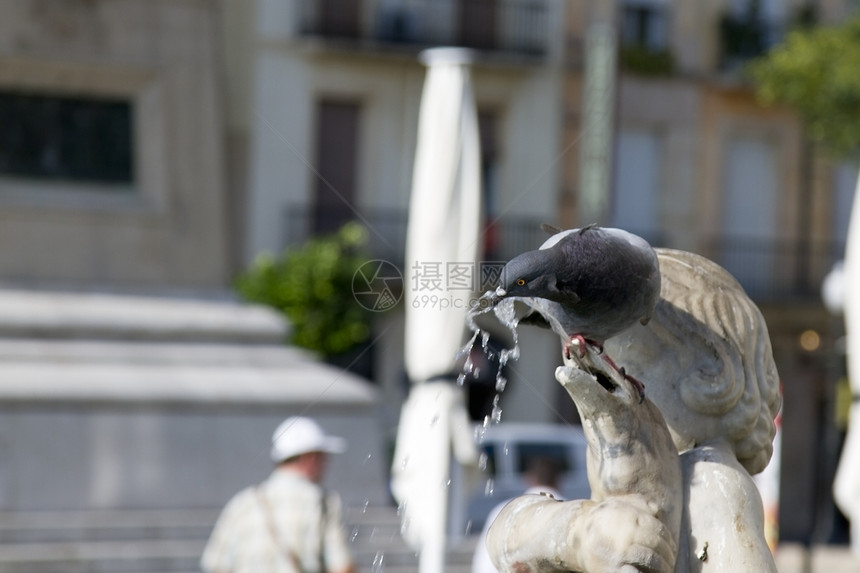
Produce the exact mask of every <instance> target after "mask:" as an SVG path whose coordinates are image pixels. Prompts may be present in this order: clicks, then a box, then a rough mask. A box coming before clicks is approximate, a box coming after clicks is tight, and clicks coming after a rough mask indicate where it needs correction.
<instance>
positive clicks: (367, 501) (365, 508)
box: [361, 498, 370, 513]
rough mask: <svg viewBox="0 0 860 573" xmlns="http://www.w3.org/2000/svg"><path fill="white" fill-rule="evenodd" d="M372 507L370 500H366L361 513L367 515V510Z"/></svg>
mask: <svg viewBox="0 0 860 573" xmlns="http://www.w3.org/2000/svg"><path fill="white" fill-rule="evenodd" d="M369 506H370V500H369V499H367V498H364V503H363V504H361V513H367V508H368V507H369Z"/></svg>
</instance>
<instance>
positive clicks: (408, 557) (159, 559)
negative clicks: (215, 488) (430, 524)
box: [0, 507, 475, 573]
mask: <svg viewBox="0 0 860 573" xmlns="http://www.w3.org/2000/svg"><path fill="white" fill-rule="evenodd" d="M217 515H218V510H122V511H79V512H78V511H66V512H5V513H4V512H0V571H2V573H60V572H62V573H79V572H80V573H84V572H87V573H108V572H110V573H154V572H155V571H158V572H160V573H165V572H171V573H186V572H188V571H198V565H197V564H198V561H199V558H200V554H201V552H202V550H203V546H204V544H205V542H206V539H207V538H208V535H209V533H210V531H211V528H212V524H214V522H215V519H216V517H217ZM344 519H345V522H346V528H347V533H348V535H349V536H350V540H351V542H352V551H353V554H354V556H355V559H356V562H357V564H358V565H359V570H360V571H364V572H374V573H376V572H382V571H384V572H385V573H407V572H409V573H413V572H414V571H417V567H418V555H417V554H416V552H415V551H414V550H412V549H411V548H409V547H408V546H407V545H406V544H405V542H404V541H403V539H402V537H401V536H400V522H399V518H398V517H397V514H396V511H395V509H394V508H393V507H364V508H346V510H345V514H344ZM474 543H475V538H474V537H472V538H462V539H457V540H452V541H451V543H450V544H449V548H448V556H447V559H446V561H447V565H446V572H448V573H467V572H468V571H469V569H470V563H471V558H472V552H473V550H474Z"/></svg>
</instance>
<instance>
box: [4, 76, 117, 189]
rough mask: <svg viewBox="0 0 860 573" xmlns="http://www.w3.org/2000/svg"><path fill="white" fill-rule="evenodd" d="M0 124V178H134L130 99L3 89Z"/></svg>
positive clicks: (101, 180) (109, 180)
mask: <svg viewBox="0 0 860 573" xmlns="http://www.w3.org/2000/svg"><path fill="white" fill-rule="evenodd" d="M0 125H2V126H3V128H2V129H0V175H10V176H15V177H26V178H33V179H42V180H64V181H80V182H95V183H130V182H131V181H132V180H133V177H134V160H133V157H134V152H133V144H132V140H133V137H132V106H131V103H130V102H128V101H125V100H113V99H99V98H91V97H73V96H57V95H48V94H36V93H25V92H12V91H5V92H0ZM123 188H127V187H123Z"/></svg>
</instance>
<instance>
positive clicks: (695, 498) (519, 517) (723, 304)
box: [487, 249, 781, 573]
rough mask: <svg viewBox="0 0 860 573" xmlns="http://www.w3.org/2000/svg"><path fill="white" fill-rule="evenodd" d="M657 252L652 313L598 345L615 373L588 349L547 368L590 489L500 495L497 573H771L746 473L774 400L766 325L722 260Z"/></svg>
mask: <svg viewBox="0 0 860 573" xmlns="http://www.w3.org/2000/svg"><path fill="white" fill-rule="evenodd" d="M657 253H658V257H659V264H660V272H661V275H662V286H661V292H660V295H661V297H660V300H659V301H658V303H657V306H656V309H655V313H654V315H653V317H652V318H651V320H650V321H649V322H648V324H647V325H641V324H635V325H633V326H631V327H630V328H629V329H627V330H625V331H624V332H622V333H620V334H618V335H616V336H614V337H612V338H610V339H608V340H607V341H606V343H605V345H604V351H605V352H607V353H611V355H612V356H613V357H614V359H615V361H616V362H617V364H618V365H619V366H620V367H621V368H622V371H621V372H619V371H618V370H614V369H612V368H608V367H607V365H606V362H605V360H603V359H601V357H600V354H599V353H600V349H599V348H595V347H592V346H591V345H584V353H581V354H584V356H583V357H582V358H579V357H578V356H577V357H576V360H575V361H572V360H570V359H565V365H564V366H561V367H559V368H558V370H557V371H556V378H557V380H558V382H559V383H561V384H562V386H563V387H564V388H565V389H566V390H567V392H568V393H569V394H570V396H571V398H572V399H573V401H574V403H575V404H576V407H577V409H578V411H579V413H580V417H581V419H582V423H583V429H584V431H585V434H586V438H587V441H588V444H589V448H588V477H589V482H590V485H591V488H592V497H591V499H589V500H571V501H557V500H554V499H551V498H547V497H545V496H536V495H529V496H522V497H519V498H516V499H515V500H513V501H512V502H511V503H509V504H508V505H507V506H506V507H505V508H504V509H503V510H502V512H501V513H500V515H499V517H498V518H497V519H496V520H495V522H494V523H493V525H492V527H491V528H490V531H489V536H488V542H487V545H488V549H489V551H490V555H491V556H492V557H493V560H494V562H495V563H496V566H497V567H498V568H499V570H500V571H508V572H515V573H537V572H542V573H544V572H562V571H574V572H582V573H608V572H624V573H633V572H636V571H647V572H652V573H656V572H660V573H699V572H703V573H706V572H721V573H724V572H729V571H730V572H732V573H746V572H749V573H753V572H754V573H768V572H774V573H775V572H776V567H775V565H774V561H773V557H772V554H771V552H770V550H769V548H768V546H767V543H766V541H765V536H764V515H763V509H762V503H761V498H760V496H759V493H758V490H757V489H756V487H755V484H754V483H753V480H752V477H751V475H752V474H755V473H758V472H760V471H761V470H762V469H764V467H765V466H766V465H767V463H768V461H769V460H770V457H771V454H772V441H773V437H774V434H775V424H774V417H775V416H776V414H777V412H778V410H779V406H780V403H781V398H780V395H779V379H778V375H777V371H776V366H775V364H774V361H773V356H772V351H771V345H770V338H769V336H768V332H767V327H766V325H765V322H764V320H763V318H762V316H761V313H760V312H759V310H758V308H757V307H756V306H755V305H754V304H753V302H752V301H751V300H750V299H749V298H748V297H747V295H746V294H745V293H744V291H743V289H742V288H741V286H740V285H739V284H738V283H737V281H735V279H734V278H733V277H732V276H731V275H730V274H729V273H727V272H726V271H725V270H724V269H722V268H721V267H719V266H718V265H716V264H715V263H713V262H711V261H709V260H708V259H705V258H703V257H700V256H698V255H695V254H692V253H687V252H683V251H675V250H668V249H657ZM625 373H627V374H628V375H631V376H634V377H635V378H636V379H638V380H640V381H642V382H643V383H644V385H645V396H646V398H645V400H644V401H642V402H640V397H639V396H638V394H637V393H636V392H635V391H634V390H633V388H632V387H631V385H630V384H628V383H626V382H625V379H624V375H625Z"/></svg>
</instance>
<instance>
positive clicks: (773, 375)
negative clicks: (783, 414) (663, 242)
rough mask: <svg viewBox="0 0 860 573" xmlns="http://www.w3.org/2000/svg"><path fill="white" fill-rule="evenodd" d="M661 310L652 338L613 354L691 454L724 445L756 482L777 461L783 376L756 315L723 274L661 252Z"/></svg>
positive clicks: (613, 344)
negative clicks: (774, 458)
mask: <svg viewBox="0 0 860 573" xmlns="http://www.w3.org/2000/svg"><path fill="white" fill-rule="evenodd" d="M657 256H658V259H659V261H660V272H661V274H662V287H661V293H660V296H661V298H660V301H659V302H658V304H657V308H656V311H655V313H654V315H653V317H652V319H651V322H650V323H649V324H648V325H647V326H646V327H645V328H639V327H635V328H630V329H629V330H627V331H625V332H624V333H622V334H620V335H618V336H617V337H614V338H612V339H610V340H608V341H607V343H606V348H607V351H608V352H609V353H610V355H612V356H613V357H615V359H616V361H617V362H618V363H619V364H620V365H623V366H624V367H625V368H626V369H627V370H628V371H629V372H630V373H631V374H632V375H634V376H636V377H637V378H638V379H639V380H641V381H642V382H644V384H645V393H646V396H648V397H649V398H650V399H651V400H652V401H653V402H654V403H655V404H656V405H657V406H658V407H659V408H660V410H661V411H662V412H663V415H664V417H665V418H666V422H667V424H668V426H669V429H670V431H671V433H672V437H673V438H674V440H675V444H676V446H677V447H678V449H679V450H681V451H683V450H686V449H689V448H691V447H694V446H696V445H698V444H703V443H706V442H710V441H713V440H717V439H725V440H726V441H728V443H730V444H731V445H732V447H733V448H734V451H735V455H736V456H737V459H738V461H739V462H740V463H741V464H742V465H743V466H744V467H745V468H746V469H747V470H748V471H749V472H750V473H751V474H754V473H758V472H760V471H761V470H763V469H764V467H765V466H766V465H767V463H768V461H769V460H770V456H771V454H772V453H773V446H772V442H773V437H774V434H775V431H776V428H775V423H774V418H775V416H776V414H777V412H778V410H779V407H780V403H781V398H780V395H779V376H778V374H777V371H776V365H775V363H774V360H773V353H772V350H771V343H770V337H769V335H768V331H767V325H766V324H765V322H764V318H763V317H762V315H761V312H760V311H759V309H758V307H757V306H756V305H755V304H754V303H753V302H752V300H750V298H749V297H748V296H747V295H746V293H745V292H744V290H743V288H742V287H741V286H740V285H739V284H738V282H737V281H736V280H735V279H734V277H732V276H731V275H730V274H729V273H728V272H726V270H725V269H723V268H722V267H720V266H719V265H717V264H716V263H714V262H712V261H710V260H708V259H706V258H704V257H701V256H699V255H695V254H693V253H688V252H684V251H675V250H670V249H657Z"/></svg>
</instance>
